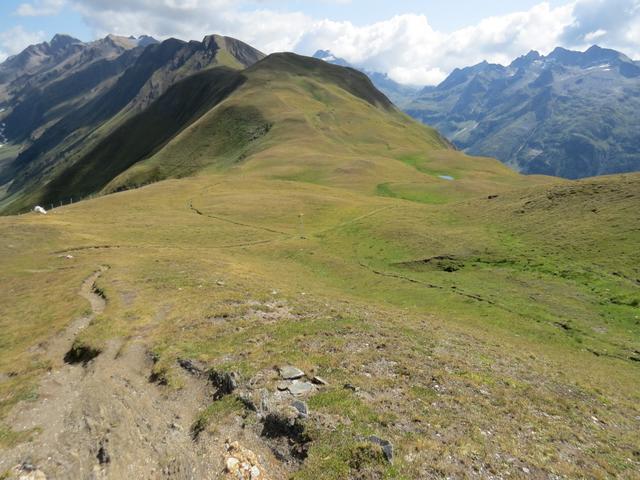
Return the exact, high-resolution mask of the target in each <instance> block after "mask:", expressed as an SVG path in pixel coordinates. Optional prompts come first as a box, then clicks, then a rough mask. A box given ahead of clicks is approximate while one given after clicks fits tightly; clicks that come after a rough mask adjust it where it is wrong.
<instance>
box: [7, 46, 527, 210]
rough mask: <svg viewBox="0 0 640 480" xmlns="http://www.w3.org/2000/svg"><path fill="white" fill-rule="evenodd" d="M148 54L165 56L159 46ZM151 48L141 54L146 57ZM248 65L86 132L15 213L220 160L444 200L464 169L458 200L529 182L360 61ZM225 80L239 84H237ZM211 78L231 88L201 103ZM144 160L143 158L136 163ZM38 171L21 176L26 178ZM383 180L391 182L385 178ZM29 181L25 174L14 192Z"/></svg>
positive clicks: (278, 60) (289, 58) (284, 57)
mask: <svg viewBox="0 0 640 480" xmlns="http://www.w3.org/2000/svg"><path fill="white" fill-rule="evenodd" d="M165 43H166V42H165ZM163 45H165V44H163ZM172 45H175V48H181V45H180V44H179V43H177V42H176V43H175V44H171V43H169V44H166V45H165V46H164V48H165V49H167V50H168V53H167V55H166V56H167V57H168V58H171V57H172V55H173V53H172V51H173V50H172V49H173V46H172ZM160 47H161V46H158V48H160ZM152 54H153V55H152ZM146 56H150V57H151V58H153V59H157V58H158V57H157V55H155V54H154V52H153V51H151V52H150V53H149V55H146ZM144 58H145V55H143V56H142V57H141V59H140V61H139V62H138V64H140V65H142V66H143V67H144V65H145V62H144V61H143V60H144ZM159 63H163V60H159ZM141 68H142V67H141ZM144 68H146V67H144ZM149 70H153V68H151V69H149ZM215 70H216V69H214V70H212V72H214V71H215ZM222 72H226V71H222ZM239 75H240V76H241V77H242V80H241V79H240V76H239V77H238V80H237V81H231V80H230V79H231V78H232V77H233V75H231V73H224V74H223V75H222V76H220V77H216V74H215V73H212V75H211V76H198V77H195V79H192V77H188V78H187V79H186V80H183V81H182V82H178V83H177V84H176V88H173V89H170V90H169V91H167V92H166V94H165V95H163V96H162V97H161V99H159V100H157V101H156V102H155V103H152V104H151V106H150V107H149V108H147V109H146V110H143V111H142V112H141V113H139V114H137V115H133V116H131V117H129V120H127V116H122V113H118V116H117V117H116V118H119V120H118V122H121V123H120V125H121V126H120V127H118V125H119V123H116V124H115V125H110V124H109V123H107V129H106V131H104V132H102V133H100V135H98V136H97V139H96V140H95V141H92V142H88V143H87V142H86V140H85V139H86V138H87V137H86V136H81V137H78V138H79V140H80V143H79V144H78V145H79V148H77V149H76V150H75V152H76V153H75V154H74V155H75V157H76V158H75V159H74V160H73V161H72V162H71V164H70V166H69V167H68V169H66V170H61V171H60V172H59V173H57V175H55V176H52V177H54V178H55V179H54V180H53V181H52V182H50V183H48V184H47V185H41V184H37V185H35V188H31V189H30V190H29V189H28V190H27V192H28V193H25V194H21V195H22V196H21V197H18V198H19V200H16V201H14V203H13V205H12V206H11V207H10V208H13V209H14V211H15V209H20V208H23V207H25V206H27V205H30V204H34V203H49V204H51V203H53V204H56V203H58V201H59V200H62V199H65V198H69V197H72V196H75V197H76V198H78V197H81V196H84V195H88V194H90V193H95V192H97V191H99V190H101V189H103V188H104V187H106V188H105V190H104V191H105V192H111V191H114V190H119V189H123V188H130V187H131V186H136V185H140V184H145V183H148V182H150V181H156V180H159V179H163V178H168V177H182V176H185V175H191V174H194V173H197V172H201V171H207V170H209V171H221V169H222V170H227V169H232V170H233V171H237V173H238V174H251V175H254V174H255V175H258V176H259V177H264V176H265V175H266V176H275V177H278V178H291V179H301V178H307V179H308V180H309V181H313V182H318V183H327V184H330V185H338V184H339V185H344V186H346V185H349V186H350V187H351V188H356V189H366V190H367V191H369V192H375V191H377V192H378V193H380V194H383V195H387V196H395V197H399V198H408V199H413V200H417V201H424V202H427V203H430V202H438V201H446V200H445V198H446V197H447V195H449V194H448V193H446V194H444V195H442V194H439V193H438V191H440V190H442V191H445V192H448V191H449V190H448V189H447V188H446V186H445V185H446V183H447V182H450V181H451V180H454V179H455V180H456V182H455V183H456V185H457V186H458V188H457V189H456V190H457V191H458V194H457V195H458V196H459V197H460V198H464V196H465V195H466V196H472V195H477V194H478V193H480V192H487V191H493V190H501V189H504V188H512V187H513V186H515V185H518V184H523V183H526V182H527V181H526V180H524V179H523V178H522V177H520V176H518V175H516V174H513V173H512V172H510V171H509V170H508V169H507V168H505V167H502V166H501V165H499V164H498V162H495V161H493V160H490V159H479V158H477V159H472V158H470V157H466V156H464V155H462V154H459V153H458V152H456V151H455V150H453V149H452V148H451V147H450V144H449V143H448V142H447V141H446V140H445V139H443V138H442V137H441V136H440V135H439V134H438V133H437V132H436V131H435V130H432V129H429V128H427V127H423V126H420V125H419V124H417V123H415V122H413V121H412V120H410V119H409V118H408V117H407V116H406V115H404V114H402V113H401V112H400V111H398V110H397V109H396V107H394V106H393V105H392V104H391V102H390V101H389V100H388V99H387V98H386V97H385V96H384V95H383V94H381V93H380V92H379V91H378V90H376V89H375V87H374V86H373V85H372V84H371V82H370V80H369V79H368V78H367V77H366V76H365V75H364V74H362V73H360V72H358V71H356V70H353V69H348V68H342V67H339V66H334V65H330V64H327V63H326V62H323V61H320V60H315V59H311V58H307V57H301V56H298V55H294V54H274V55H271V56H269V57H267V58H266V59H264V60H262V61H259V62H258V63H256V64H255V65H254V66H252V67H250V68H248V69H246V70H244V71H243V72H242V73H241V74H239ZM128 77H132V78H146V77H145V76H139V75H133V74H129V72H127V73H125V75H124V76H123V77H122V79H121V81H120V82H119V83H122V84H124V85H128V81H127V80H126V78H128ZM224 79H228V80H229V82H230V83H229V84H228V85H227V83H226V82H227V80H224ZM245 79H246V80H245ZM207 81H211V82H217V81H220V82H222V84H221V86H220V87H218V86H216V85H213V86H212V87H211V88H212V89H213V90H215V91H218V90H217V89H218V88H219V89H220V91H224V92H225V94H224V96H225V97H228V98H226V99H224V100H223V98H222V97H218V96H217V95H214V97H215V99H216V100H215V102H214V103H211V102H209V101H208V100H203V104H202V106H197V108H196V104H197V103H198V101H197V95H198V94H200V93H201V92H200V90H199V89H200V88H205V91H206V90H207V88H206V85H204V87H202V86H198V85H200V83H206V82H207ZM194 85H196V86H195V87H194ZM136 90H137V88H129V87H128V86H127V88H124V87H122V88H120V87H117V86H116V87H114V89H112V91H113V92H114V95H115V97H114V99H113V100H110V101H109V102H108V103H106V105H108V108H109V110H108V112H107V113H106V114H104V115H103V113H101V110H100V108H94V107H93V106H89V107H87V110H88V112H90V113H89V114H90V115H93V116H96V115H98V116H102V117H104V118H109V117H110V116H111V115H113V113H114V112H116V111H119V110H120V109H121V106H122V105H124V104H128V103H129V98H130V97H129V96H127V97H125V98H124V100H122V101H118V100H117V97H118V95H116V94H117V92H119V91H122V92H134V91H136ZM191 90H193V91H192V92H191ZM183 92H187V95H188V98H192V99H193V101H194V103H193V107H194V108H195V110H194V112H195V111H197V112H198V113H197V115H195V113H194V115H195V116H192V115H191V114H190V115H188V116H187V117H188V121H185V122H183V121H176V122H175V123H174V121H173V119H174V118H175V117H176V115H177V112H179V111H180V109H181V107H180V103H181V102H182V101H183V99H182V97H184V95H185V93H183ZM218 102H220V103H219V104H218ZM187 103H188V102H187ZM102 105H105V103H104V102H103V101H102V100H99V105H97V106H98V107H100V106H102ZM167 105H172V106H173V107H171V108H172V110H171V111H172V112H173V113H172V114H171V115H169V116H167V117H163V115H164V113H161V112H166V106H167ZM189 108H190V107H188V108H187V110H188V109H189ZM176 109H177V110H176ZM178 119H179V118H178ZM72 120H73V121H77V122H80V123H82V124H86V123H89V124H91V123H93V124H99V120H96V121H91V122H87V121H86V118H84V116H77V115H76V116H74V117H72ZM74 126H75V127H77V125H71V126H69V125H67V126H65V125H64V124H63V123H61V124H60V125H59V126H58V127H59V128H66V129H67V131H68V132H69V133H70V132H73V131H75V130H74V129H73V128H72V127H74ZM58 127H56V128H55V129H52V134H51V135H52V138H60V137H61V135H59V134H57V132H56V129H57V128H58ZM150 128H151V130H149V129H150ZM100 129H104V127H100ZM154 129H155V130H154ZM99 131H100V130H99ZM150 131H153V132H154V133H153V134H150V133H149V132H150ZM179 132H180V133H179ZM176 134H177V135H176ZM74 135H76V136H77V134H74ZM172 135H176V136H175V137H173V138H172ZM45 140H46V138H43V140H42V142H44V141H45ZM123 145H128V146H129V147H127V148H123ZM160 147H162V148H160ZM32 151H34V152H36V153H37V150H32ZM283 152H286V153H283ZM28 154H29V151H27V152H23V154H21V155H20V156H19V157H18V159H17V160H16V162H14V165H19V164H20V162H21V161H24V160H26V159H28V156H27V155H28ZM292 155H299V156H300V161H299V162H294V163H292V162H291V161H290V158H292ZM363 157H366V160H365V161H363ZM345 159H350V160H345ZM390 160H391V163H390ZM136 162H142V163H140V164H138V165H135V166H134V164H135V163H136ZM37 165H38V164H37V163H36V164H35V165H34V168H37ZM98 166H99V167H98ZM130 167H131V171H127V169H129V168H130ZM96 168H97V169H98V170H99V171H100V174H99V175H96V173H95V172H96ZM23 171H24V172H27V171H28V170H24V169H23ZM416 171H417V172H416ZM416 173H417V176H416ZM29 177H30V176H29V175H28V174H27V173H24V174H23V178H26V179H28V178H29ZM56 177H57V178H56ZM481 177H482V178H481ZM380 178H385V179H386V181H385V182H382V183H380V182H379V179H380ZM21 187H22V183H21V177H18V178H16V179H14V181H13V184H12V186H11V187H10V188H11V190H10V191H19V189H20V188H21Z"/></svg>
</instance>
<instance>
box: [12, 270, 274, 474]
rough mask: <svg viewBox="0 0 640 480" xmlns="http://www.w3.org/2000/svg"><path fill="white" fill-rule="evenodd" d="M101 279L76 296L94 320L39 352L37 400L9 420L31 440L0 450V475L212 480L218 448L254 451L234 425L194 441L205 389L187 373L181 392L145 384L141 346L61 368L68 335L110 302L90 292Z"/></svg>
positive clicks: (219, 468) (254, 443) (220, 462)
mask: <svg viewBox="0 0 640 480" xmlns="http://www.w3.org/2000/svg"><path fill="white" fill-rule="evenodd" d="M105 272H106V268H102V269H100V270H99V271H97V272H96V273H95V274H93V275H92V276H91V277H89V278H88V279H87V280H86V281H85V282H84V283H83V285H82V288H81V290H80V292H79V293H80V295H82V296H83V297H84V298H86V299H87V300H88V302H89V303H90V304H91V309H92V313H91V314H90V315H88V316H85V317H82V318H80V319H78V320H76V321H74V322H73V323H72V324H71V325H70V326H69V327H68V328H67V329H66V330H65V331H64V332H62V333H61V334H60V335H58V336H57V337H55V338H54V339H53V340H52V341H51V342H50V343H49V345H48V346H47V347H46V348H47V354H48V355H50V356H51V360H52V361H53V365H54V368H53V369H52V371H51V372H50V373H49V374H48V375H47V376H46V378H44V379H43V381H42V382H41V384H40V388H39V390H38V399H37V400H36V401H32V402H21V403H20V404H18V405H17V406H16V408H15V409H14V411H13V412H12V414H11V415H10V416H9V418H8V419H7V420H8V423H9V425H11V426H12V428H13V429H14V430H16V431H30V430H33V431H34V432H37V433H35V434H34V436H33V439H32V441H30V442H28V443H24V444H22V445H18V446H17V447H15V448H14V449H12V450H9V451H5V452H1V453H2V454H1V455H0V472H3V471H6V470H11V469H13V468H14V467H16V466H18V465H21V464H24V463H27V464H31V465H34V466H36V467H37V468H38V470H40V471H41V472H43V473H44V475H46V478H47V479H70V478H73V479H122V478H132V479H133V478H135V479H215V478H222V476H223V473H222V472H223V470H224V452H225V450H224V448H225V447H224V444H225V440H227V439H234V440H240V441H241V442H243V443H244V444H245V445H248V446H250V447H253V448H255V449H256V452H257V453H260V450H261V446H260V445H259V443H260V442H259V440H258V439H257V438H255V436H254V437H252V435H253V434H252V433H251V432H245V431H244V430H243V428H242V424H241V422H236V423H233V424H231V425H225V426H222V428H221V429H220V432H219V434H218V435H217V436H216V437H205V438H202V439H199V440H198V441H194V439H193V437H192V434H191V426H192V424H193V422H194V420H195V418H196V416H197V414H198V413H199V412H200V411H201V410H202V409H203V408H204V407H205V406H207V405H208V404H210V403H211V402H212V395H213V392H212V390H211V385H210V384H209V383H208V382H207V381H206V380H204V379H202V378H196V377H193V376H191V375H188V374H187V373H186V372H185V373H184V378H182V379H181V380H182V383H183V384H184V387H183V388H182V389H180V390H172V389H169V388H167V387H160V386H158V385H156V384H153V383H150V381H149V376H150V373H151V369H152V366H153V362H152V360H151V358H150V356H149V354H148V350H147V346H146V345H145V344H144V343H143V341H142V339H141V338H132V339H127V340H125V339H118V340H111V341H110V342H109V343H108V344H107V346H106V348H104V351H103V352H102V353H100V355H98V356H97V357H96V358H94V359H92V360H91V361H89V362H88V363H86V364H82V363H77V364H69V363H65V362H64V361H63V359H64V357H65V354H66V352H68V351H69V349H70V348H71V346H72V344H73V341H74V339H75V337H76V335H77V334H78V333H79V332H80V331H81V330H82V329H83V328H86V327H87V326H88V325H89V324H90V323H91V321H92V320H93V319H94V318H95V316H96V315H99V314H101V313H102V312H104V311H105V308H106V306H107V302H108V299H105V298H104V297H103V296H101V295H100V294H99V292H98V291H97V290H96V287H95V282H96V280H97V279H98V278H99V277H100V276H101V275H103V274H104V273H105ZM263 452H264V455H268V451H267V450H266V449H263ZM25 478H27V477H25ZM29 478H30V477H29Z"/></svg>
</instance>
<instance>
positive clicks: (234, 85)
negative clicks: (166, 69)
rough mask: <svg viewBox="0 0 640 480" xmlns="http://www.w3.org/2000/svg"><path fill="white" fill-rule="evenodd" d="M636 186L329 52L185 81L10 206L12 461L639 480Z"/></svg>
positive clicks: (72, 469) (229, 473)
mask: <svg viewBox="0 0 640 480" xmlns="http://www.w3.org/2000/svg"><path fill="white" fill-rule="evenodd" d="M169 46H171V44H169ZM163 48H168V46H167V45H165V46H164V47H163ZM146 51H147V50H145V52H146ZM140 58H143V57H142V56H141V57H140ZM125 75H126V74H125ZM123 78H124V77H123ZM10 148H13V147H10ZM0 155H1V150H0ZM2 161H3V160H2V157H0V162H2ZM0 165H1V163H0ZM639 192H640V174H632V175H619V176H610V177H601V178H595V179H588V180H583V181H579V182H573V181H564V180H560V179H557V178H552V177H539V176H523V175H520V174H518V173H516V172H514V171H513V170H511V169H509V168H507V167H506V166H504V165H503V164H501V163H500V162H498V161H497V160H493V159H489V158H478V157H470V156H467V155H466V154H465V153H463V152H460V151H457V150H455V149H454V148H452V146H451V145H450V144H449V143H448V142H447V141H446V140H445V139H444V138H443V137H441V136H440V135H439V134H438V133H437V132H436V131H435V130H433V129H432V128H429V127H426V126H424V125H421V124H419V123H418V122H416V121H413V120H412V119H411V118H409V117H408V116H407V115H405V114H403V113H402V112H400V111H399V110H398V109H397V108H396V107H395V106H394V105H393V104H392V103H391V102H390V101H389V99H388V98H387V97H386V96H385V95H383V94H382V93H381V92H379V91H378V90H376V89H375V88H374V86H373V85H372V83H371V81H370V80H369V79H368V78H367V77H366V76H365V75H364V74H362V73H360V72H358V71H356V70H353V69H349V68H343V67H340V66H336V65H331V64H329V63H327V62H324V61H320V60H317V59H312V58H307V57H301V56H298V55H295V54H288V53H283V54H274V55H270V56H268V57H266V58H264V59H261V60H259V61H257V62H256V63H255V64H253V65H252V66H250V67H249V68H246V69H244V70H241V71H240V70H238V69H234V68H229V66H226V67H214V68H209V69H205V70H204V71H199V72H197V73H196V74H194V75H189V76H188V77H186V78H184V79H182V80H179V81H177V82H175V83H174V84H173V85H172V86H169V87H168V88H167V89H166V90H165V91H164V93H162V94H161V95H160V96H159V97H158V98H157V99H155V100H154V101H153V102H151V103H150V104H149V106H148V107H146V108H144V109H143V110H141V111H140V112H139V113H136V114H132V115H131V116H129V117H128V118H127V119H125V120H123V122H122V123H120V124H118V125H115V126H114V127H113V128H111V129H109V131H108V132H106V133H105V134H104V136H102V137H101V138H100V139H99V140H97V141H96V143H95V144H91V145H89V146H88V147H87V151H86V152H84V154H83V155H79V156H78V158H77V159H76V161H75V162H74V163H73V164H72V166H71V167H69V168H67V169H64V170H62V171H61V173H58V174H57V175H56V176H54V177H53V179H52V180H51V181H50V182H49V183H48V184H46V185H45V186H44V188H42V189H32V190H30V191H29V192H28V194H29V195H31V196H30V197H27V196H24V197H21V201H23V202H24V204H25V205H28V204H31V205H32V204H33V202H35V201H36V200H37V201H40V200H44V199H49V198H50V199H51V201H53V199H54V198H58V197H59V196H60V195H69V194H74V195H75V194H78V193H79V194H80V195H83V194H88V193H94V194H95V195H93V198H90V199H87V200H84V201H80V202H76V203H74V204H73V205H65V206H61V207H57V208H54V209H52V210H51V211H49V212H48V214H47V215H41V214H36V213H28V214H25V215H19V216H4V217H0V238H1V239H2V241H1V242H0V283H1V284H2V285H3V288H2V289H0V347H1V348H0V478H20V476H21V475H25V474H33V475H36V473H34V472H37V473H38V474H41V475H45V476H46V478H84V477H94V478H105V479H120V478H159V479H189V478H202V479H208V478H211V479H217V478H225V479H232V478H237V475H235V474H234V473H233V472H234V471H235V470H239V469H245V470H246V471H245V474H246V478H250V476H251V474H250V473H249V470H253V476H254V478H255V477H256V476H258V478H265V479H284V478H292V479H296V480H307V479H314V480H321V479H322V480H325V479H327V480H343V479H384V478H394V479H396V478H397V479H417V478H419V479H441V478H467V477H478V478H508V477H509V478H524V477H530V478H541V479H542V478H622V479H634V478H636V477H637V471H638V470H639V469H640V456H639V455H640V453H639V452H638V447H637V445H638V433H637V432H638V426H639V419H640V409H639V407H638V406H639V405H640V387H639V384H638V382H637V378H638V368H640V367H639V365H640V363H639V361H640V330H639V325H640V323H639V322H640V320H639V319H638V314H639V312H638V305H639V304H640V270H639V269H638V265H640V257H639V250H638V248H637V245H638V244H639V243H640V230H638V225H639V222H640V193H639ZM76 200H77V199H76ZM243 462H244V463H245V464H246V465H244V466H243V465H242V463H243ZM41 478H42V477H41Z"/></svg>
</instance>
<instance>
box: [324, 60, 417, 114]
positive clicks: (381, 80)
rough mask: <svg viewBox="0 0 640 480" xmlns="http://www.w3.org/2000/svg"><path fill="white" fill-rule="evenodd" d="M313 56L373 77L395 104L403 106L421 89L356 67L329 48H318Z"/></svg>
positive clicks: (374, 82)
mask: <svg viewBox="0 0 640 480" xmlns="http://www.w3.org/2000/svg"><path fill="white" fill-rule="evenodd" d="M313 58H317V59H319V60H324V61H325V62H327V63H331V64H333V65H338V66H341V67H349V68H354V69H356V70H359V71H361V72H362V73H364V74H365V75H367V76H368V77H369V78H370V79H371V81H372V82H373V84H374V85H375V86H376V88H377V89H378V90H380V91H381V92H382V93H384V94H385V95H386V96H387V97H389V99H390V100H391V101H392V102H393V103H394V104H396V105H397V106H399V107H401V108H402V107H403V106H404V105H405V104H406V103H407V102H409V101H411V99H412V98H413V97H414V96H415V95H416V94H417V93H418V91H419V90H420V88H419V87H416V86H411V85H403V84H401V83H398V82H396V81H395V80H393V79H392V78H390V77H389V75H387V74H386V73H381V72H373V71H371V70H367V69H362V68H358V67H355V66H353V65H352V64H350V63H349V62H347V61H346V60H345V59H344V58H339V57H336V56H335V55H334V54H333V53H331V52H330V51H329V50H318V51H317V52H316V53H314V54H313Z"/></svg>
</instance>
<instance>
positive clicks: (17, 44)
mask: <svg viewBox="0 0 640 480" xmlns="http://www.w3.org/2000/svg"><path fill="white" fill-rule="evenodd" d="M45 37H46V34H45V33H44V32H42V31H38V32H29V31H27V30H25V29H24V28H23V27H22V26H21V25H18V26H15V27H13V28H11V29H10V30H5V31H4V32H0V62H2V61H4V60H5V59H6V58H7V57H8V56H10V55H15V54H16V53H19V52H21V51H22V50H23V49H24V48H25V47H27V46H28V45H32V44H34V43H39V42H41V41H43V40H44V39H45Z"/></svg>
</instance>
